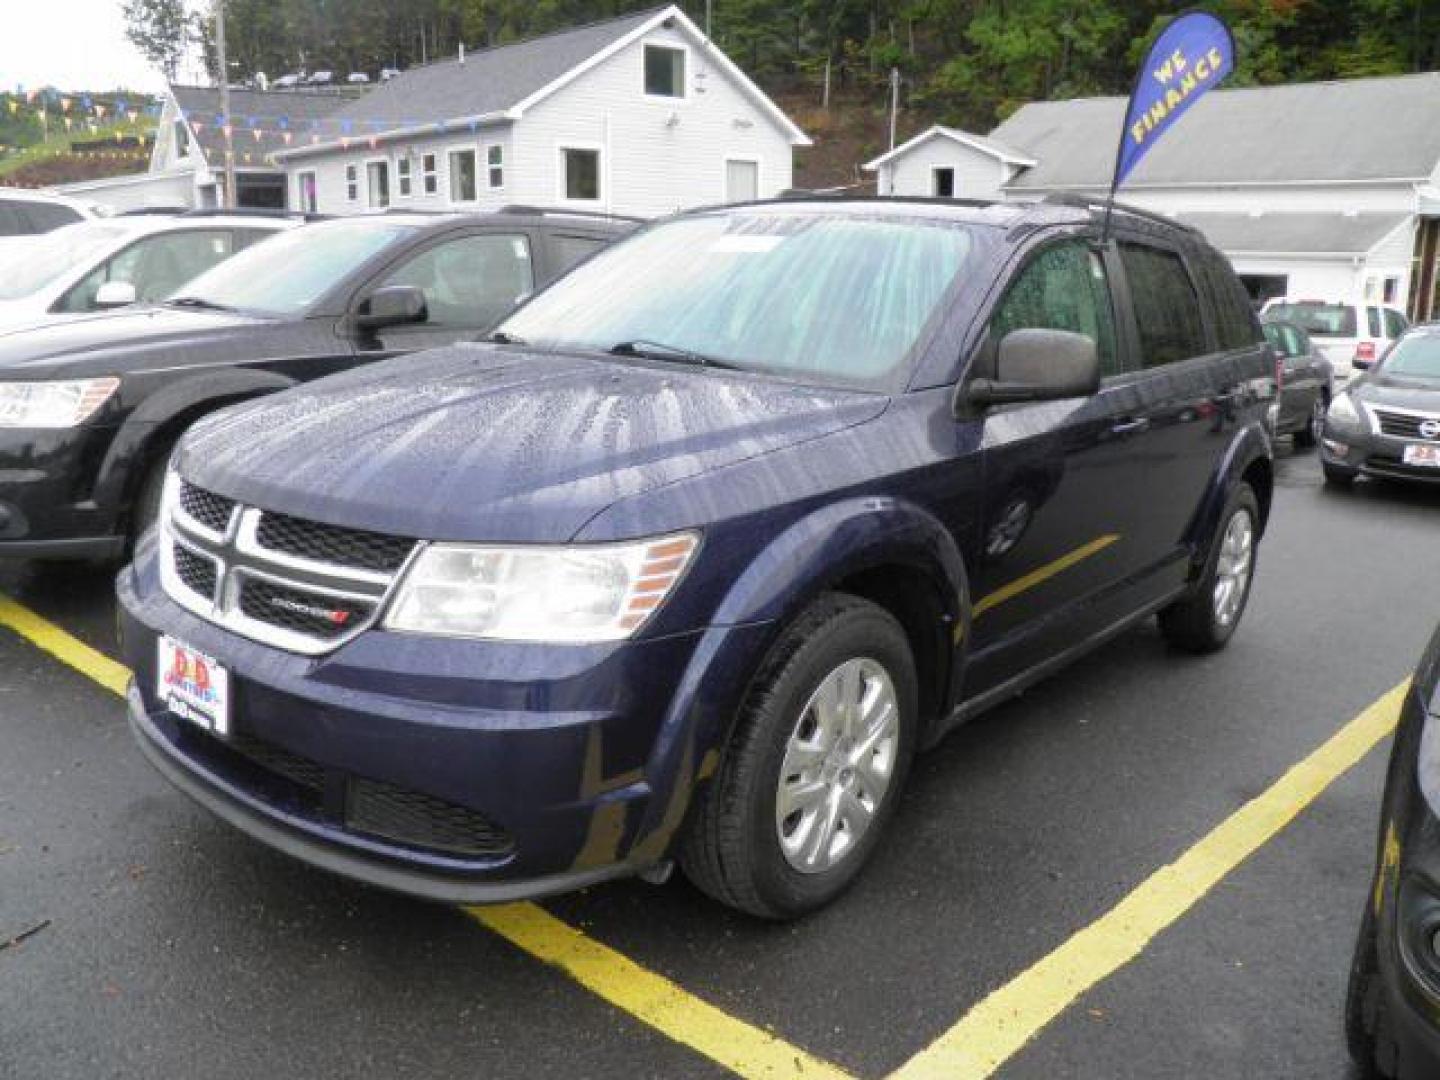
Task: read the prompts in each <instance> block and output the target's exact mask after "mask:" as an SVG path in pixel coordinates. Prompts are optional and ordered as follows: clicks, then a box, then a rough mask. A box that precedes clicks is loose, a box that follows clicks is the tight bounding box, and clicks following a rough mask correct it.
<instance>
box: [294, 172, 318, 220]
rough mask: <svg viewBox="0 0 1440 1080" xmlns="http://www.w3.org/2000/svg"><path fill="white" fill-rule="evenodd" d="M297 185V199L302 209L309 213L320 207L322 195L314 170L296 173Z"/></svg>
mask: <svg viewBox="0 0 1440 1080" xmlns="http://www.w3.org/2000/svg"><path fill="white" fill-rule="evenodd" d="M295 186H296V187H297V189H298V196H299V197H298V198H297V200H296V202H297V204H298V205H299V207H300V209H301V210H303V211H305V213H307V214H313V213H315V212H316V211H317V210H318V209H319V205H320V197H319V191H318V188H317V185H316V182H315V174H314V173H313V172H302V173H296V174H295Z"/></svg>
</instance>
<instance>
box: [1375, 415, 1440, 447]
mask: <svg viewBox="0 0 1440 1080" xmlns="http://www.w3.org/2000/svg"><path fill="white" fill-rule="evenodd" d="M1375 417H1376V419H1378V420H1379V421H1380V432H1381V434H1383V435H1393V436H1395V437H1396V438H1400V439H1429V440H1430V441H1432V442H1433V441H1440V432H1436V434H1434V435H1426V434H1424V433H1423V432H1421V430H1420V426H1421V425H1422V424H1427V423H1432V422H1435V421H1437V420H1440V417H1430V416H1411V415H1410V414H1409V413H1397V412H1389V411H1387V410H1385V409H1376V410H1375Z"/></svg>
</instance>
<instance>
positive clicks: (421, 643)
mask: <svg viewBox="0 0 1440 1080" xmlns="http://www.w3.org/2000/svg"><path fill="white" fill-rule="evenodd" d="M1274 406H1275V380H1274V366H1273V357H1272V354H1271V353H1270V350H1269V347H1268V346H1267V345H1266V344H1265V341H1264V338H1263V336H1262V335H1261V331H1260V326H1259V325H1258V323H1257V322H1256V320H1255V316H1254V314H1253V313H1252V312H1251V310H1250V305H1249V302H1248V300H1247V298H1246V295H1245V291H1244V289H1243V288H1242V287H1241V285H1240V283H1239V282H1238V281H1237V280H1236V278H1235V275H1234V273H1233V272H1232V271H1231V270H1230V268H1229V266H1228V264H1227V263H1226V262H1225V260H1224V258H1223V257H1222V256H1221V255H1220V254H1219V253H1218V252H1216V251H1215V250H1214V249H1213V248H1212V247H1210V245H1209V244H1207V243H1206V242H1205V240H1204V239H1203V238H1202V237H1201V236H1200V234H1199V233H1197V232H1194V231H1193V230H1190V229H1187V228H1185V227H1183V226H1180V225H1176V224H1174V223H1172V222H1165V221H1162V220H1157V219H1154V218H1151V217H1148V216H1144V215H1141V214H1138V213H1130V212H1120V213H1117V214H1116V219H1115V228H1114V237H1113V238H1112V239H1111V240H1109V241H1106V242H1102V241H1101V239H1100V225H1099V220H1098V215H1097V213H1096V211H1095V210H1093V209H1092V208H1091V207H1089V206H1087V205H1068V204H1060V205H1056V204H1049V205H1041V206H1035V207H1028V208H1026V207H1019V206H1011V205H998V206H990V205H983V206H980V205H976V206H967V205H962V204H957V203H955V202H953V201H944V202H939V201H936V202H930V201H922V202H910V201H900V200H868V201H867V200H833V201H831V200H815V201H798V200H797V201H794V202H777V203H762V204H756V205H749V206H737V207H727V208H723V209H714V210H706V211H697V212H695V213H691V214H685V215H681V216H678V217H675V218H671V219H668V220H666V221H663V222H660V223H657V224H655V225H653V226H651V227H649V228H647V229H645V230H644V231H642V232H640V233H637V234H635V235H634V236H632V237H630V238H628V239H626V240H624V241H622V242H621V243H618V244H616V245H614V246H613V247H610V248H607V249H606V250H605V251H602V252H601V253H599V254H598V255H596V256H595V257H594V258H593V259H591V260H590V261H589V262H588V263H586V264H585V265H584V266H581V267H579V268H578V269H577V270H576V271H575V272H574V273H572V274H569V275H567V276H566V277H565V278H563V279H561V280H560V281H558V282H556V283H555V284H554V285H552V286H551V287H550V288H548V289H546V290H545V291H544V292H542V293H540V294H538V295H537V296H536V297H535V298H534V299H533V300H531V301H530V302H529V303H528V304H526V305H525V306H524V307H522V308H521V309H520V310H519V311H517V312H516V313H515V314H514V315H512V316H511V317H510V318H508V319H507V320H505V322H504V323H502V324H501V325H500V327H498V328H497V330H496V331H495V333H494V334H493V335H492V336H491V341H490V342H489V343H466V344H464V345H459V346H454V347H451V348H445V349H436V350H433V351H431V352H429V353H426V354H424V355H421V356H412V357H407V358H406V359H405V360H404V361H403V362H392V363H387V364H381V365H377V366H375V367H371V368H366V369H364V370H360V371H353V372H349V373H347V374H345V375H341V376H337V377H336V378H333V379H327V380H324V381H322V382H319V383H315V384H312V385H309V386H305V387H301V388H299V389H297V390H294V391H292V392H290V393H286V394H280V395H277V396H276V397H274V398H271V399H267V400H264V401H258V402H254V403H252V404H248V405H243V406H240V407H239V408H236V409H232V410H227V411H226V412H225V413H223V414H221V415H219V416H215V417H211V418H209V419H207V420H205V421H203V422H202V423H201V424H200V425H197V427H196V428H195V429H194V430H192V431H191V432H189V433H188V434H187V435H186V437H185V438H184V439H183V440H182V441H181V443H180V445H179V447H178V448H177V450H176V453H175V456H174V459H173V460H174V470H173V471H172V472H171V473H170V475H169V476H168V477H167V481H166V495H165V499H164V504H163V505H164V511H163V514H162V517H161V525H160V528H159V529H157V530H156V531H155V532H154V533H153V534H151V535H153V536H154V537H155V538H156V542H155V543H149V542H142V543H141V545H140V547H139V550H138V552H137V555H136V559H135V562H134V565H133V567H132V568H131V569H129V570H126V571H125V572H123V573H122V574H121V575H120V578H119V592H120V599H121V603H122V605H123V608H124V614H123V616H122V628H123V636H124V648H125V656H126V659H127V661H128V662H129V664H130V667H131V668H132V670H133V671H134V672H135V683H134V686H133V687H132V688H131V690H130V695H129V703H130V704H129V708H130V717H131V724H132V727H133V729H134V731H135V733H136V736H137V738H138V739H139V742H140V745H141V746H142V748H143V749H144V750H145V752H146V753H147V754H148V755H149V757H150V759H151V760H152V762H154V763H155V765H156V766H157V767H158V768H159V769H160V770H161V771H162V772H164V773H165V774H166V775H167V776H168V777H170V779H171V780H173V781H174V782H175V783H176V784H177V785H179V786H180V787H181V788H182V789H183V790H185V791H187V792H188V793H190V794H191V795H192V796H194V797H195V798H196V799H198V800H200V801H201V802H202V803H204V804H205V805H207V806H209V807H211V808H212V809H213V810H214V811H215V812H216V813H218V814H219V815H220V816H222V817H223V818H225V819H226V820H228V821H231V822H233V823H234V824H236V825H237V826H239V827H240V828H242V829H245V830H247V831H248V832H250V833H251V834H252V835H254V836H256V837H258V838H260V839H262V840H263V841H265V842H267V843H270V844H273V845H275V846H277V847H279V848H280V849H282V850H285V851H289V852H291V853H293V854H295V855H298V856H300V857H302V858H305V859H308V860H310V861H312V862H314V863H316V864H318V865H321V866H327V867H330V868H332V869H335V870H338V871H341V872H343V873H347V874H350V875H352V876H355V877H358V878H361V879H364V880H367V881H371V882H375V883H378V884H382V885H387V886H390V887H393V888H397V889H402V890H405V891H408V892H412V893H417V894H420V895H426V896H432V897H441V898H446V899H451V900H468V901H486V900H502V899H508V898H513V897H516V896H524V895H536V894H541V893H545V892H552V891H555V890H560V889H568V888H576V887H579V886H581V885H585V884H588V883H592V882H595V881H598V880H601V879H604V878H607V877H615V876H619V875H625V874H636V873H644V872H648V871H652V870H660V869H663V867H664V866H665V864H666V862H667V860H669V859H671V858H674V857H676V856H678V857H679V858H680V860H681V862H682V865H683V866H684V868H685V870H686V872H687V873H688V874H689V875H690V877H691V878H692V879H693V880H694V881H695V882H697V883H698V884H699V885H700V886H701V887H702V888H704V889H705V890H707V891H708V892H710V893H711V894H713V895H714V896H716V897H718V898H720V899H721V900H724V901H725V902H727V903H730V904H733V905H735V906H737V907H740V908H743V909H745V910H747V911H750V912H754V913H756V914H759V915H764V916H771V917H784V916H793V915H797V914H800V913H802V912H804V911H807V910H810V909H812V908H814V907H816V906H818V905H820V904H823V903H825V902H826V901H828V900H829V899H830V898H832V897H833V896H835V895H836V894H837V893H838V892H839V891H840V890H841V889H843V888H844V887H845V885H846V884H847V883H848V882H849V881H850V880H852V879H853V878H854V876H855V874H856V873H857V872H858V870H859V869H860V867H861V866H862V865H863V864H864V861H865V858H866V856H867V854H868V853H869V852H870V851H871V850H873V848H874V846H875V844H876V842H877V839H878V838H879V837H880V836H881V835H882V834H883V831H884V826H885V824H886V821H887V820H888V819H889V818H891V817H892V815H893V813H894V811H895V809H896V805H897V803H898V802H899V799H898V798H897V795H898V793H899V791H900V790H901V789H902V788H903V786H904V782H905V775H906V770H907V769H908V767H909V763H910V759H911V756H912V754H913V753H914V751H915V750H916V749H917V748H918V747H920V746H923V745H926V744H928V743H930V742H933V741H934V740H935V739H937V738H939V737H940V736H941V735H943V734H944V733H945V732H946V731H947V730H948V729H949V728H951V727H952V726H954V725H955V724H957V723H959V722H960V721H962V720H964V719H965V718H967V717H970V716H973V715H974V714H976V713H978V712H979V711H981V710H982V709H984V708H986V707H987V706H990V705H993V704H994V703H995V702H997V701H1000V700H1001V699H1003V698H1005V697H1007V696H1009V695H1012V694H1015V693H1017V692H1018V691H1019V690H1021V689H1022V688H1024V687H1025V686H1026V685H1028V684H1029V683H1030V682H1032V681H1033V680H1035V679H1037V678H1040V677H1041V676H1043V675H1045V674H1047V673H1048V672H1050V671H1053V670H1054V669H1055V668H1057V667H1058V666H1060V665H1061V664H1064V663H1066V662H1067V661H1070V660H1072V659H1074V658H1076V657H1078V656H1080V655H1081V654H1083V653H1084V652H1085V651H1086V650H1087V649H1090V648H1092V647H1094V646H1095V645H1097V644H1098V643H1100V642H1102V641H1104V640H1105V639H1107V638H1109V637H1110V636H1112V635H1114V634H1115V633H1117V632H1118V631H1120V630H1122V629H1123V628H1125V627H1126V626H1129V625H1132V624H1133V623H1135V622H1136V621H1137V620H1139V619H1142V618H1145V617H1146V616H1148V615H1152V614H1156V613H1158V614H1159V616H1160V623H1161V627H1162V628H1163V630H1164V632H1165V634H1166V636H1167V637H1168V638H1169V639H1170V640H1171V641H1173V642H1174V643H1175V644H1176V645H1178V646H1180V647H1182V648H1186V649H1191V650H1199V651H1203V650H1210V649H1217V648H1219V647H1220V646H1222V645H1224V644H1225V643H1226V641H1227V640H1228V639H1229V638H1230V636H1231V635H1232V634H1233V633H1234V631H1235V627H1236V625H1237V624H1238V622H1239V620H1240V617H1241V614H1242V612H1243V611H1244V608H1245V604H1246V599H1247V597H1248V595H1249V590H1250V582H1251V579H1252V572H1253V569H1254V565H1255V555H1256V550H1257V545H1258V543H1259V539H1260V536H1261V533H1262V530H1263V529H1264V527H1265V519H1266V515H1267V513H1268V511H1269V508H1270V496H1271V484H1272V481H1271V475H1272V474H1271V458H1270V439H1269V435H1268V429H1267V426H1266V425H1267V418H1268V415H1269V414H1270V412H1271V411H1272V410H1273V408H1274Z"/></svg>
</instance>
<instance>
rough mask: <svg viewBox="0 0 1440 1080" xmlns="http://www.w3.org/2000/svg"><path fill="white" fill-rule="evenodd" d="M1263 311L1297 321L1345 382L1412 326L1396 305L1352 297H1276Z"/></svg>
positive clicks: (1275, 318)
mask: <svg viewBox="0 0 1440 1080" xmlns="http://www.w3.org/2000/svg"><path fill="white" fill-rule="evenodd" d="M1264 314H1265V317H1266V319H1269V320H1272V321H1282V322H1289V323H1294V324H1295V325H1296V326H1298V327H1300V329H1302V330H1304V331H1305V332H1306V333H1307V334H1309V335H1310V338H1311V340H1312V341H1313V342H1314V343H1315V348H1316V349H1317V350H1318V351H1319V353H1320V355H1321V356H1323V357H1324V358H1325V359H1326V360H1329V361H1330V365H1331V367H1333V368H1334V369H1335V378H1336V379H1337V380H1340V381H1342V382H1344V381H1348V380H1349V378H1350V377H1351V376H1352V375H1354V374H1355V373H1356V372H1357V371H1364V370H1366V369H1368V368H1370V367H1371V366H1373V365H1374V363H1375V361H1376V360H1378V359H1379V358H1380V357H1381V356H1382V355H1383V354H1384V352H1385V350H1386V349H1388V348H1389V347H1390V343H1391V342H1392V341H1394V340H1395V339H1396V338H1397V337H1399V336H1400V335H1401V334H1403V333H1404V332H1405V331H1406V330H1407V329H1408V328H1409V326H1410V320H1409V319H1407V318H1406V317H1405V315H1404V313H1403V312H1400V311H1398V310H1396V309H1395V308H1392V307H1386V306H1385V305H1383V304H1376V303H1369V302H1352V301H1349V300H1310V299H1300V298H1298V297H1288V296H1287V297H1276V298H1275V299H1273V300H1267V301H1266V302H1265V307H1264Z"/></svg>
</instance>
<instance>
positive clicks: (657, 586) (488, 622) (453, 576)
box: [385, 533, 699, 642]
mask: <svg viewBox="0 0 1440 1080" xmlns="http://www.w3.org/2000/svg"><path fill="white" fill-rule="evenodd" d="M698 546H699V537H698V536H696V535H695V534H693V533H682V534H678V535H674V536H665V537H660V538H658V539H655V540H640V541H635V542H632V543H625V544H594V545H576V546H573V547H541V546H535V547H485V546H478V545H471V544H431V545H430V546H429V547H427V548H425V550H424V551H422V552H421V553H420V556H419V557H418V558H417V559H416V560H415V562H414V563H413V564H412V565H411V567H410V569H409V570H408V571H407V572H406V574H405V579H404V581H402V582H401V585H400V591H399V593H398V595H397V596H396V598H395V602H394V603H393V604H392V605H391V608H390V614H389V615H388V616H386V619H385V625H386V627H387V628H389V629H391V630H403V631H408V632H411V633H416V634H437V635H444V636H451V637H472V638H487V639H491V640H506V641H546V642H592V641H620V640H622V639H624V638H628V637H629V636H630V635H631V634H633V633H635V631H636V630H638V629H639V628H640V627H641V626H642V625H644V623H645V621H646V620H647V619H648V618H649V617H650V616H651V615H653V614H654V613H655V612H656V611H657V610H658V609H659V607H660V605H661V604H663V603H664V602H665V598H666V597H667V596H668V595H669V594H670V592H671V590H673V589H674V587H675V583H676V582H678V581H679V580H680V576H681V575H682V574H683V573H684V572H685V568H686V566H688V565H689V563H690V558H691V556H692V555H694V553H695V549H696V548H697V547H698Z"/></svg>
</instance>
